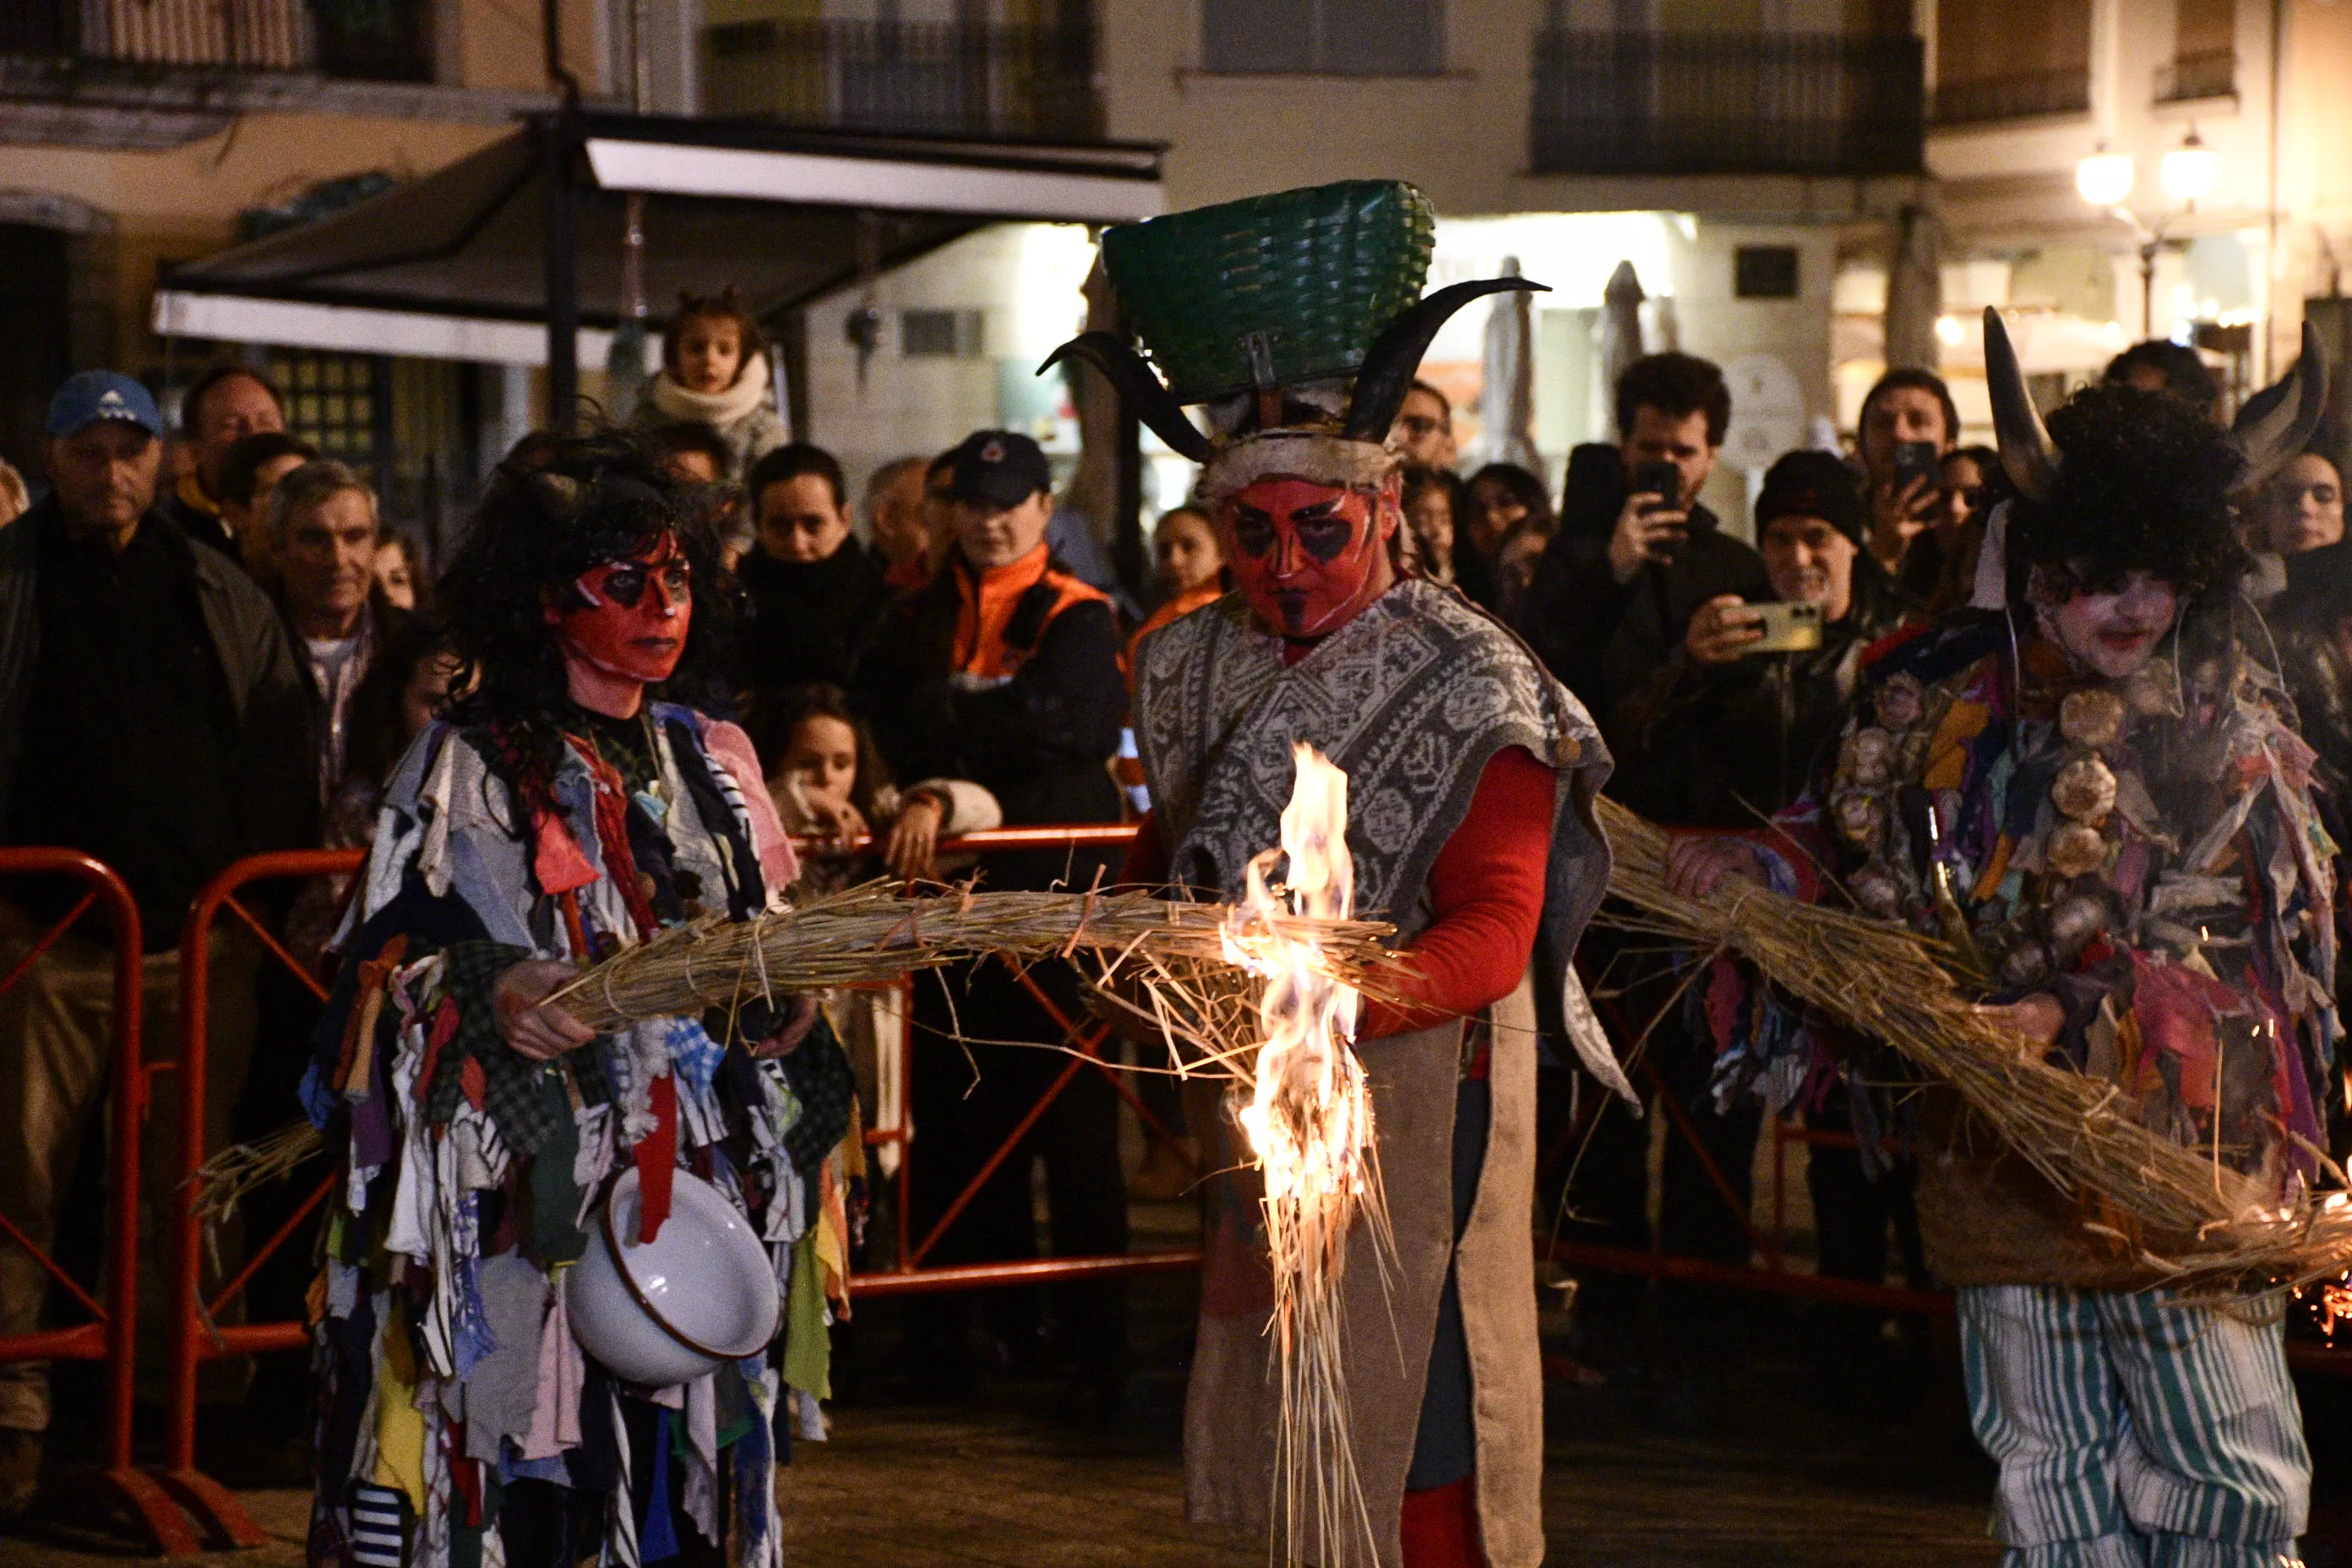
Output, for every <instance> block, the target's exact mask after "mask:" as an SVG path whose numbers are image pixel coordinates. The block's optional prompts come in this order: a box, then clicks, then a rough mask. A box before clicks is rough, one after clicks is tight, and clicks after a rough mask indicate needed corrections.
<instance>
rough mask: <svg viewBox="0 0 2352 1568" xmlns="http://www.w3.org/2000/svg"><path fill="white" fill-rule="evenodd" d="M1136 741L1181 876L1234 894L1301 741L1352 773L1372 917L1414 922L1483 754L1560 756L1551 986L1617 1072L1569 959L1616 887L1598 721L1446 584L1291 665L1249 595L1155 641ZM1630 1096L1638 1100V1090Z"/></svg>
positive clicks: (1408, 595)
mask: <svg viewBox="0 0 2352 1568" xmlns="http://www.w3.org/2000/svg"><path fill="white" fill-rule="evenodd" d="M1135 708H1136V715H1135V716H1136V738H1137V742H1138V745H1139V749H1140V751H1141V752H1142V755H1143V767H1144V775H1145V777H1146V779H1147V780H1148V781H1149V782H1150V786H1151V798H1152V808H1153V813H1154V816H1156V817H1157V819H1158V821H1159V824H1160V837H1161V841H1162V842H1163V843H1165V844H1167V845H1168V846H1169V848H1170V865H1171V868H1172V872H1173V875H1174V877H1175V878H1176V879H1177V880H1179V881H1181V882H1185V883H1187V884H1189V885H1191V886H1192V887H1194V888H1197V889H1201V890H1202V891H1203V892H1209V893H1213V894H1215V895H1216V896H1219V897H1223V898H1232V897H1234V896H1236V895H1238V894H1239V893H1240V892H1241V890H1242V888H1243V885H1244V877H1245V874H1246V872H1247V869H1248V866H1249V862H1250V858H1251V857H1252V856H1254V855H1255V854H1257V853H1258V852H1259V851H1261V850H1263V849H1265V848H1267V847H1271V846H1272V845H1274V844H1275V843H1276V840H1277V834H1278V830H1279V826H1280V822H1281V817H1282V808H1283V805H1284V804H1285V803H1286V802H1287V801H1288V800H1289V798H1290V788H1291V776H1292V771H1293V764H1292V761H1291V747H1292V745H1293V743H1294V742H1301V741H1303V742H1307V743H1309V744H1311V745H1313V746H1315V747H1316V748H1317V749H1318V750H1319V751H1321V752H1323V754H1324V755H1326V756H1328V757H1329V758H1330V759H1331V761H1332V762H1333V763H1336V764H1337V765H1338V766H1339V767H1340V768H1343V769H1345V770H1346V772H1347V773H1348V801H1349V821H1348V847H1349V850H1350V851H1351V852H1352V853H1353V855H1354V857H1355V861H1356V908H1357V910H1358V912H1359V913H1361V914H1366V915H1378V916H1381V917H1383V918H1386V919H1390V920H1393V921H1396V923H1397V924H1398V926H1399V927H1400V928H1401V929H1402V930H1404V931H1412V929H1414V928H1415V927H1417V926H1419V925H1420V924H1421V923H1422V922H1423V919H1424V918H1425V913H1424V911H1423V910H1421V909H1420V908H1419V907H1418V905H1419V900H1420V899H1421V896H1422V891H1423V886H1424V884H1425V883H1426V882H1427V881H1428V879H1429V872H1430V868H1431V866H1432V865H1433V863H1434V862H1435V860H1436V858H1437V854H1438V851H1439V850H1441V849H1443V848H1444V846H1445V841H1446V840H1447V838H1449V837H1452V836H1453V833H1454V828H1455V827H1457V826H1460V825H1461V822H1462V819H1463V817H1464V816H1465V815H1466V814H1467V812H1468V811H1469V808H1470V797H1471V795H1473V794H1474V793H1475V791H1476V789H1477V786H1478V778H1479V774H1480V773H1482V772H1483V771H1484V770H1485V768H1486V763H1487V761H1488V760H1489V759H1490V758H1492V757H1493V756H1494V755H1495V754H1496V752H1500V751H1501V750H1503V749H1504V748H1505V747H1507V746H1525V747H1526V748H1527V749H1528V751H1529V752H1533V753H1534V754H1535V755H1536V757H1537V758H1538V759H1539V760H1541V761H1544V762H1547V763H1552V764H1554V765H1555V766H1557V767H1558V768H1559V770H1560V780H1561V788H1560V791H1559V806H1558V811H1557V816H1556V817H1555V822H1554V827H1553V831H1552V847H1551V862H1550V866H1549V874H1548V877H1547V883H1546V893H1545V900H1544V915H1543V924H1542V928H1541V931H1540V934H1539V935H1538V941H1537V950H1536V961H1537V968H1538V973H1537V980H1538V995H1539V996H1543V997H1546V998H1549V997H1550V996H1554V995H1559V996H1560V997H1561V998H1562V1001H1563V1016H1562V1020H1561V1022H1562V1024H1563V1026H1564V1027H1565V1028H1566V1030H1567V1032H1568V1034H1569V1035H1570V1038H1571V1039H1572V1040H1574V1042H1575V1044H1576V1047H1577V1051H1578V1055H1579V1056H1580V1058H1583V1059H1584V1060H1585V1062H1586V1064H1587V1065H1588V1066H1589V1067H1591V1068H1592V1070H1593V1071H1594V1073H1595V1074H1596V1076H1598V1077H1600V1078H1601V1081H1602V1082H1604V1083H1607V1084H1609V1085H1611V1086H1612V1088H1616V1087H1619V1086H1621V1085H1622V1082H1623V1079H1622V1073H1621V1072H1620V1071H1619V1069H1618V1068H1617V1064H1616V1061H1615V1058H1614V1057H1613V1055H1612V1053H1611V1052H1610V1051H1609V1048H1608V1043H1607V1040H1606V1039H1605V1038H1604V1037H1602V1036H1601V1031H1600V1029H1599V1026H1598V1025H1597V1024H1595V1023H1594V1022H1593V1021H1592V1020H1591V1014H1590V1010H1589V1008H1588V1007H1587V1006H1586V1005H1585V1001H1584V996H1583V993H1582V990H1581V988H1580V986H1578V985H1577V984H1576V983H1575V979H1574V974H1573V972H1572V971H1571V970H1570V968H1569V959H1570V955H1571V954H1572V953H1573V952H1575V949H1576V942H1577V938H1578V937H1579V936H1580V934H1581V933H1582V931H1583V930H1584V924H1585V921H1587V920H1589V919H1590V918H1591V914H1592V911H1593V910H1594V909H1595V908H1597V907H1598V906H1599V904H1600V902H1601V894H1602V893H1603V892H1604V891H1605V890H1606V889H1607V887H1608V881H1609V845H1608V841H1607V840H1606V839H1605V838H1603V837H1601V829H1600V826H1599V825H1598V823H1596V822H1595V820H1594V818H1593V807H1592V801H1593V798H1594V796H1596V795H1599V794H1600V792H1601V785H1602V784H1604V783H1606V782H1607V780H1608V777H1609V770H1610V761H1609V752H1608V749H1607V748H1606V747H1605V746H1604V745H1603V744H1602V742H1601V733H1600V731H1599V730H1598V729H1597V728H1596V727H1595V726H1594V724H1593V722H1592V718H1591V715H1590V714H1589V713H1587V712H1586V711H1585V710H1584V705H1583V704H1582V703H1580V702H1579V701H1578V700H1576V698H1575V697H1574V696H1573V695H1572V694H1571V693H1570V691H1569V689H1568V688H1567V687H1565V686H1562V685H1561V684H1560V683H1559V681H1558V680H1556V679H1553V678H1552V677H1551V676H1550V675H1549V673H1548V672H1547V671H1546V670H1545V669H1544V668H1543V666H1542V665H1541V664H1540V663H1538V661H1537V659H1536V658H1535V656H1534V655H1533V654H1531V653H1529V652H1528V649H1527V647H1526V646H1525V645H1524V644H1522V643H1521V642H1520V641H1519V640H1518V639H1517V637H1513V636H1512V635H1511V634H1510V633H1509V632H1508V631H1507V630H1505V629H1504V627H1503V626H1501V625H1500V624H1499V623H1498V622H1496V620H1495V619H1494V618H1493V617H1492V616H1488V615H1487V614H1486V612H1485V611H1483V610H1480V609H1478V608H1477V607H1476V606H1475V605H1472V604H1471V603H1470V602H1469V601H1468V600H1466V599H1465V598H1463V597H1462V595H1460V594H1458V593H1456V592H1454V590H1453V589H1451V588H1444V587H1440V586H1438V585H1436V584H1431V583H1425V582H1422V581H1419V580H1416V579H1408V580H1406V581H1404V582H1402V583H1399V584H1397V585H1396V586H1395V587H1393V588H1391V590H1389V592H1388V593H1386V594H1384V595H1381V597H1380V598H1379V599H1377V600H1375V601H1374V602H1373V603H1372V604H1371V605H1369V606H1367V607H1366V608H1365V609H1364V611H1363V612H1362V613H1361V614H1360V615H1359V616H1356V618H1355V619H1354V620H1352V621H1350V622H1349V623H1348V624H1347V625H1346V626H1342V627H1341V628H1340V629H1339V631H1337V632H1334V633H1332V634H1331V636H1330V637H1327V638H1326V639H1324V641H1323V642H1322V643H1320V644H1318V646H1317V647H1316V648H1315V650H1314V651H1313V652H1312V653H1310V654H1308V655H1307V657H1306V658H1303V659H1301V660H1300V661H1299V662H1298V663H1297V664H1296V665H1290V666H1285V665H1284V663H1283V661H1282V643H1281V641H1280V640H1279V639H1278V638H1276V637H1270V636H1268V635H1267V634H1265V632H1263V631H1260V630H1259V629H1258V628H1257V626H1256V625H1255V623H1254V621H1253V620H1252V618H1251V616H1250V612H1249V606H1248V605H1246V604H1245V603H1244V601H1243V600H1242V598H1241V597H1240V595H1230V594H1229V595H1226V596H1225V597H1224V598H1223V599H1221V600H1219V601H1218V602H1217V603H1216V604H1214V605H1210V606H1208V607H1207V608H1205V609H1202V610H1199V611H1196V612H1194V613H1193V614H1192V615H1190V616H1184V617H1183V618H1182V619H1181V620H1178V621H1174V622H1172V623H1171V624H1170V625H1169V626H1165V627H1163V628H1162V629H1161V630H1160V631H1159V632H1157V633H1154V634H1153V635H1152V636H1151V637H1148V638H1146V639H1145V640H1144V643H1143V647H1142V648H1141V650H1140V652H1139V657H1138V667H1137V671H1136V702H1135ZM1626 1092H1628V1097H1629V1098H1630V1091H1626Z"/></svg>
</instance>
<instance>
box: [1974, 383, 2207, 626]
mask: <svg viewBox="0 0 2352 1568" xmlns="http://www.w3.org/2000/svg"><path fill="white" fill-rule="evenodd" d="M2050 436H2051V439H2052V440H2053V441H2054V442H2055V443H2056V444H2057V447H2058V449H2059V451H2060V452H2061V453H2062V454H2063V461H2062V462H2061V463H2060V465H2059V469H2058V482H2057V485H2056V488H2055V489H2053V491H2052V492H2051V494H2049V495H2048V496H2046V497H2044V498H2042V500H2038V501H2037V500H2030V499H2028V498H2025V497H2022V496H2021V497H2019V498H2018V499H2017V500H2014V501H2012V502H2011V523H2010V538H2011V543H2010V547H2009V548H2010V559H2011V564H2012V567H2013V569H2015V571H2016V572H2017V574H2018V575H2017V576H2016V577H2013V578H2012V582H2021V581H2022V574H2023V573H2024V571H2025V570H2027V569H2030V568H2032V567H2035V566H2039V567H2041V568H2042V575H2043V578H2044V580H2045V582H2047V583H2048V584H2049V585H2050V587H2051V588H2052V589H2053V591H2056V592H2058V593H2060V594H2062V595H2063V594H2070V593H2084V592H2092V593H2096V592H2105V591H2109V590H2112V589H2114V588H2116V587H2117V586H2118V585H2120V584H2122V582H2123V581H2124V579H2125V578H2126V577H2127V576H2129V575H2130V574H2132V573H2134V572H2146V573H2147V574H2149V575H2151V576H2153V577H2156V578H2158V579H2159V580H2161V581H2163V582H2166V583H2169V584H2172V585H2173V587H2174V588H2175V589H2177V590H2178V591H2179V593H2180V594H2181V595H2183V596H2184V597H2193V596H2195V595H2199V594H2201V593H2203V592H2205V591H2206V590H2208V589H2210V588H2214V587H2218V586H2221V585H2223V584H2231V583H2234V582H2235V581H2236V579H2237V577H2238V575H2239V574H2241V573H2242V572H2243V571H2244V569H2245V566H2246V554H2245V550H2244V548H2243V546H2242V545H2241V544H2240V543H2239V542H2238V533H2237V521H2236V519H2235V517H2234V515H2233V514H2232V512H2231V507H2230V491H2231V489H2232V487H2234V486H2235V485H2236V484H2237V482H2238V479H2239V476H2240V474H2241V473H2242V470H2243V468H2244V466H2245V460H2244V458H2243V457H2242V455H2241V454H2240V452H2239V450H2238V446H2237V443H2236V442H2235V441H2233V440H2232V439H2231V437H2230V433H2229V432H2228V431H2226V430H2224V429H2222V428H2221V426H2218V425H2216V424H2214V423H2213V421H2212V420H2211V419H2210V418H2208V417H2207V416H2205V415H2204V414H2202V413H2201V412H2200V411H2199V410H2198V409H2196V408H2194V407H2191V406H2190V405H2189V404H2186V403H2184V402H2182V401H2181V400H2180V399H2179V398H2177V397H2172V396H2169V395H2166V394H2163V393H2158V392H2145V391H2142V390H2140V389H2138V388H2137V387H2132V386H2123V385H2099V386H2086V387H2084V388H2083V389H2082V390H2081V391H2080V392H2077V393H2076V394H2074V396H2072V397H2070V398H2068V399H2067V400H2066V401H2065V403H2064V404H2063V405H2061V406H2060V407H2059V408H2058V409H2057V410H2056V411H2055V412H2053V414H2052V415H2051V416H2050Z"/></svg>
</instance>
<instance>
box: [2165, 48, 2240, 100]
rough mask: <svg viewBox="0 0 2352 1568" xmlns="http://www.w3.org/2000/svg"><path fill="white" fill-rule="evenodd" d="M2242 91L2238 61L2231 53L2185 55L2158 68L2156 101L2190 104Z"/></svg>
mask: <svg viewBox="0 0 2352 1568" xmlns="http://www.w3.org/2000/svg"><path fill="white" fill-rule="evenodd" d="M2237 90H2238V57H2237V56H2236V55H2235V54H2234V53H2232V52H2231V51H2230V50H2228V49H2216V50H2210V51H2208V52H2207V53H2204V54H2199V55H2181V56H2179V57H2178V58H2174V59H2170V60H2168V61H2166V62H2165V63H2164V64H2163V65H2160V66H2158V67H2157V68H2156V101H2157V102H2158V103H2189V102H2193V101H2195V100H2198V99H2200V98H2228V97H2230V96H2231V95H2232V94H2234V93H2235V92H2236V91H2237Z"/></svg>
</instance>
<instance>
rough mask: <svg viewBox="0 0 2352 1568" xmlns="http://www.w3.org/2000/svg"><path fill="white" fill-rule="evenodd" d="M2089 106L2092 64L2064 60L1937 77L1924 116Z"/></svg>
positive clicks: (1952, 121) (1971, 116) (1954, 117)
mask: <svg viewBox="0 0 2352 1568" xmlns="http://www.w3.org/2000/svg"><path fill="white" fill-rule="evenodd" d="M2090 108H2091V68H2090V67H2088V66H2063V67H2060V68H2057V69H2054V70H2042V71H2016V72H2012V73H2011V74H2010V75H2007V76H1999V77H1986V78H1983V79H1979V80H1973V81H1969V80H1960V81H1939V82H1937V84H1936V89H1935V91H1934V92H1933V93H1932V94H1930V95H1929V103H1928V109H1927V117H1928V119H1930V120H1931V121H1934V122H1935V123H1936V124H1937V125H1938V126H1945V125H1973V124H1979V123H1982V122H1985V121H1996V120H2031V119H2034V118H2036V117H2039V116H2042V115H2050V114H2086V113H2088V112H2089V111H2090Z"/></svg>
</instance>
